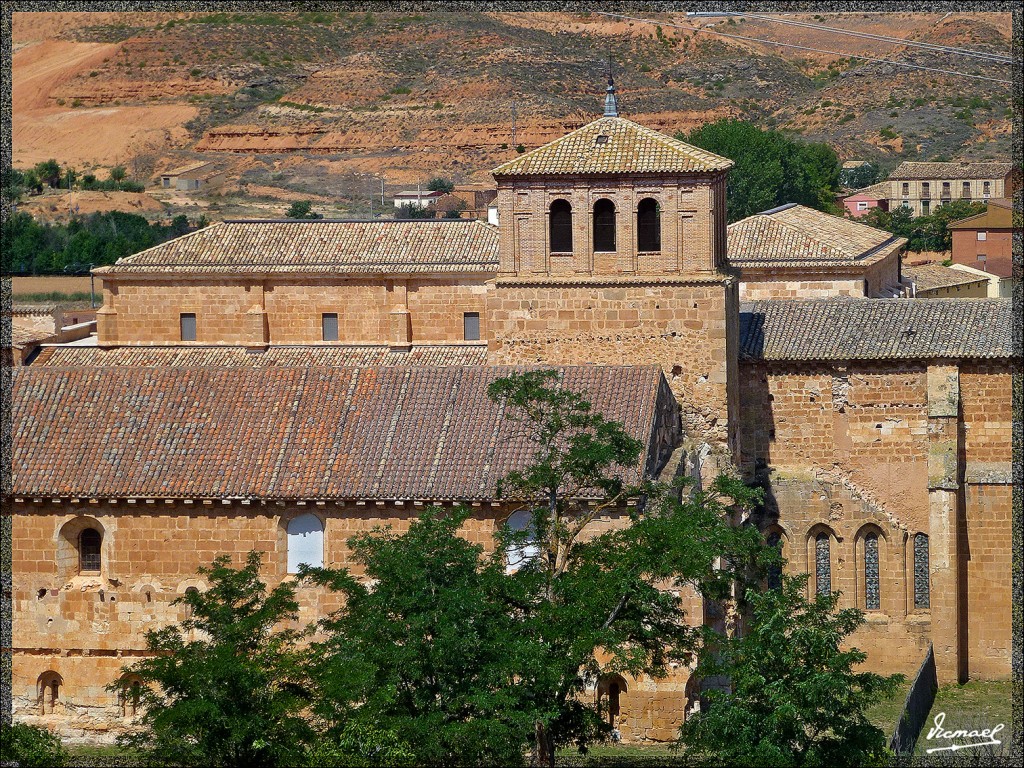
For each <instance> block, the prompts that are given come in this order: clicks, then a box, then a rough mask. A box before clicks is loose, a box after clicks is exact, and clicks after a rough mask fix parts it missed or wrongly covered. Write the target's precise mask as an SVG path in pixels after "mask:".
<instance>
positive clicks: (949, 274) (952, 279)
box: [902, 264, 988, 291]
mask: <svg viewBox="0 0 1024 768" xmlns="http://www.w3.org/2000/svg"><path fill="white" fill-rule="evenodd" d="M902 270H903V277H904V278H909V279H911V280H913V281H914V285H915V286H917V290H919V291H930V290H934V289H936V288H953V287H955V286H958V285H973V284H974V283H987V282H988V278H986V277H979V276H978V275H972V274H969V273H967V272H961V271H960V270H959V269H950V268H949V267H944V266H942V265H941V264H918V265H917V266H911V265H908V264H904V265H903V267H902Z"/></svg>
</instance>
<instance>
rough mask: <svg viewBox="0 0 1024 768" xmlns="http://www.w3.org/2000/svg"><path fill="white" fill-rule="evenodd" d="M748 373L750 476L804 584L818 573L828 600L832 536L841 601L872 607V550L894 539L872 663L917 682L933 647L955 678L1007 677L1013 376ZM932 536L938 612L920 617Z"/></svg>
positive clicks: (898, 367) (980, 366)
mask: <svg viewBox="0 0 1024 768" xmlns="http://www.w3.org/2000/svg"><path fill="white" fill-rule="evenodd" d="M741 370H742V373H741V375H740V377H739V381H740V387H741V392H740V399H741V402H742V403H743V408H742V415H741V418H742V425H741V430H742V432H741V446H742V452H741V455H740V464H741V466H742V468H743V470H744V471H745V473H746V474H747V476H748V477H751V478H757V479H759V480H760V481H761V482H762V483H764V484H765V485H766V488H767V490H768V499H767V504H766V510H765V523H766V525H768V526H776V527H777V530H779V532H780V533H781V534H782V535H783V541H784V549H785V555H786V557H787V559H788V560H789V563H790V568H791V570H792V571H794V572H805V573H809V574H810V575H811V583H810V586H809V589H810V590H813V588H814V579H815V575H816V572H817V566H816V562H815V557H814V552H815V549H814V543H815V538H816V536H817V534H818V533H820V532H825V533H827V534H828V537H829V542H830V546H829V557H830V559H831V562H830V568H831V580H832V589H833V590H840V591H842V592H843V598H842V603H841V604H844V605H848V606H857V607H861V608H865V607H866V606H865V578H866V577H865V548H864V536H865V534H866V533H867V532H872V531H873V532H875V533H876V534H877V535H878V536H879V544H878V547H879V553H878V557H879V572H880V606H879V609H878V610H869V611H868V615H867V622H866V624H865V626H864V627H862V628H861V629H860V630H859V631H858V632H857V634H856V635H855V637H854V638H853V639H852V642H853V643H855V644H856V645H858V646H859V647H861V648H862V649H863V650H865V651H867V652H868V654H869V659H868V664H869V665H870V666H871V667H872V668H875V669H879V670H888V671H901V672H905V673H912V672H913V670H914V668H916V665H917V664H919V663H920V659H921V658H922V656H923V654H924V651H925V649H926V648H927V644H928V642H929V641H930V640H933V641H935V642H936V649H937V654H939V650H940V646H941V648H945V649H947V650H946V651H943V654H942V655H941V658H940V657H938V656H937V663H938V665H939V668H940V674H941V675H942V676H944V677H945V678H946V679H953V680H955V679H967V678H968V677H972V678H1006V677H1008V676H1009V673H1010V668H1009V648H1010V593H1009V590H1010V585H1009V581H1008V579H1007V577H1006V574H1007V573H1009V570H1010V547H1009V540H1010V499H1011V486H1010V458H1011V439H1010V437H1011V401H1010V391H1011V385H1010V371H1009V366H1008V364H1007V363H1005V362H1001V363H971V362H967V361H964V362H962V363H961V364H960V365H959V366H957V365H945V366H931V367H929V366H928V365H927V364H926V363H924V362H914V361H892V362H888V363H882V362H879V363H848V364H843V365H840V364H834V365H833V364H829V363H824V362H819V363H814V364H800V363H782V362H773V363H752V362H744V363H742V366H741ZM946 422H949V423H948V424H947V423H946ZM947 443H948V446H947ZM947 448H948V450H947ZM947 454H948V455H947ZM936 505H938V506H936ZM944 505H945V506H944ZM944 510H948V511H944ZM936 515H938V516H936ZM945 515H952V516H953V517H952V518H951V519H954V520H956V521H957V522H956V526H955V528H954V529H952V530H950V529H949V526H946V525H945V524H944V523H943V520H944V519H945V517H944V516H945ZM936 526H939V527H936ZM917 533H924V534H926V535H928V536H929V541H930V552H929V556H930V566H929V567H930V582H931V583H930V591H931V600H930V607H929V608H928V609H925V610H923V609H919V608H915V607H914V556H913V541H914V536H915V534H917ZM945 546H950V547H952V548H953V549H952V551H950V552H946V551H944V550H943V547H945ZM947 573H948V575H947ZM935 616H939V617H940V618H941V620H940V619H935V621H937V622H939V623H938V624H933V617H935ZM951 628H952V629H951ZM940 635H941V643H940V637H939V636H940Z"/></svg>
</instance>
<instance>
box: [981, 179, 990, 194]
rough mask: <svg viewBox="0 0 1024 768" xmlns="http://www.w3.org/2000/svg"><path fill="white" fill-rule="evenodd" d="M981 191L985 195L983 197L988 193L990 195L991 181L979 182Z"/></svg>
mask: <svg viewBox="0 0 1024 768" xmlns="http://www.w3.org/2000/svg"><path fill="white" fill-rule="evenodd" d="M981 192H982V194H983V195H985V197H988V196H989V195H991V194H992V182H991V181H983V182H981Z"/></svg>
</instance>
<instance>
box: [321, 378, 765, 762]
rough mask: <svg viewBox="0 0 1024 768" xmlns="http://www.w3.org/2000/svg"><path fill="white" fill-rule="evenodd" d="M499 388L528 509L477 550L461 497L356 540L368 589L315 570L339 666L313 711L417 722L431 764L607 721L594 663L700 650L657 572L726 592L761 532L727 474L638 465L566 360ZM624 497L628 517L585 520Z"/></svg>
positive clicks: (507, 488)
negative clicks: (464, 533) (687, 482)
mask: <svg viewBox="0 0 1024 768" xmlns="http://www.w3.org/2000/svg"><path fill="white" fill-rule="evenodd" d="M489 394H490V395H491V397H492V398H494V399H495V400H497V401H500V402H502V403H503V405H504V409H503V410H504V412H505V413H506V414H507V417H508V418H511V419H512V420H513V421H515V422H516V425H515V429H516V430H517V431H519V432H520V433H522V434H525V435H527V436H528V438H529V440H530V443H531V448H532V451H533V456H532V460H531V461H530V462H529V464H528V466H527V467H526V468H525V469H523V470H521V471H517V472H513V473H510V474H509V475H508V476H507V477H506V478H504V480H503V481H502V482H501V484H500V489H499V493H500V494H501V495H502V497H503V498H505V499H506V500H507V502H508V503H510V504H515V505H516V506H518V507H519V508H520V511H521V512H523V513H524V514H525V516H526V517H527V519H528V524H527V525H525V526H517V529H516V530H513V529H512V528H510V527H508V526H503V527H502V528H500V529H499V531H498V532H497V535H496V538H497V547H496V549H495V551H494V552H493V553H491V554H490V555H485V554H484V552H483V549H482V548H481V547H480V546H479V545H477V544H472V543H469V542H467V541H465V540H463V539H461V538H460V537H459V536H458V532H459V530H460V527H461V526H462V525H463V524H464V523H465V522H466V521H467V519H468V516H469V512H468V511H466V510H455V511H452V512H451V513H448V514H442V513H440V512H436V511H430V512H428V513H426V514H424V515H423V516H422V517H421V518H420V519H419V520H418V521H416V522H415V523H414V524H413V525H412V526H411V528H410V529H409V531H408V532H407V533H405V534H403V535H401V536H395V535H394V534H391V533H388V532H375V533H374V534H373V535H364V536H358V537H356V538H354V539H353V540H351V541H350V546H351V547H352V550H353V556H354V559H355V561H356V562H358V563H360V564H362V565H363V566H364V568H365V573H366V576H367V577H369V578H370V579H372V583H373V588H372V590H371V589H368V588H367V587H366V586H365V585H363V584H362V583H361V582H360V581H359V580H357V579H355V578H354V577H353V576H352V575H351V574H349V573H348V572H347V571H333V570H317V571H313V572H310V574H309V575H310V576H311V578H313V579H314V580H315V581H317V582H318V583H322V584H329V585H331V586H332V587H333V588H334V589H337V590H339V591H341V592H343V593H344V596H345V601H344V604H345V607H344V608H342V609H341V611H339V612H338V613H337V614H336V615H334V616H333V617H332V618H331V620H330V621H329V622H328V623H327V624H326V625H325V626H326V628H327V630H328V633H329V635H330V637H331V640H330V642H329V643H328V644H327V645H326V646H325V647H324V648H323V649H322V650H321V651H320V652H318V653H316V654H315V657H316V658H318V659H321V663H322V664H323V665H325V668H324V669H325V671H322V672H320V673H317V674H315V676H316V677H317V678H318V679H320V680H322V681H331V682H329V683H328V684H327V685H326V690H325V698H324V699H323V700H322V701H321V702H320V704H319V705H318V706H319V712H320V715H321V717H323V718H324V720H325V721H326V722H329V723H333V724H335V725H334V726H332V727H334V728H337V727H338V724H341V723H345V722H347V721H348V720H350V719H352V718H356V719H358V720H362V719H363V718H366V722H369V723H380V724H382V725H383V726H384V727H386V728H388V729H389V730H394V731H395V732H396V733H399V734H402V735H403V737H406V736H408V739H409V743H410V745H412V746H413V748H414V750H415V751H416V756H417V759H418V760H420V761H422V762H426V763H437V762H446V761H447V762H458V763H462V764H466V763H470V764H472V763H488V762H498V763H503V764H509V763H515V762H518V761H519V760H520V759H521V757H522V755H523V753H524V752H525V750H526V749H527V748H530V749H532V751H533V760H534V762H535V763H540V764H547V765H553V761H554V754H555V749H556V748H557V747H561V746H568V745H573V744H574V745H576V746H578V747H581V748H585V747H586V745H587V744H588V743H589V742H591V741H592V740H593V739H595V738H599V737H601V736H602V734H606V733H607V731H608V728H609V726H608V725H607V724H606V723H604V722H603V721H602V718H601V717H600V716H599V713H598V712H597V710H596V707H595V705H594V703H593V702H592V701H589V698H590V697H589V696H588V695H587V694H586V693H585V692H586V690H587V689H588V686H590V685H592V684H593V683H595V682H596V681H597V679H599V677H600V676H601V675H603V674H605V673H608V672H626V673H629V674H633V675H637V674H640V673H645V674H649V675H653V676H663V675H665V674H666V673H667V670H668V669H669V667H670V664H671V663H673V662H676V663H686V662H689V661H690V660H691V659H692V657H693V654H694V653H695V652H697V651H698V650H699V646H700V641H701V634H700V633H699V632H698V631H697V630H695V629H694V628H693V627H691V626H690V624H689V622H688V621H687V620H686V616H685V612H684V610H683V607H682V603H681V601H680V598H679V597H678V593H676V594H673V592H672V591H667V590H664V589H661V588H660V587H662V586H664V585H665V584H666V583H667V584H674V585H675V586H676V587H682V586H683V585H692V586H695V587H696V588H697V589H698V590H699V591H700V592H701V593H702V594H704V595H705V596H707V597H709V598H711V599H725V598H727V597H728V595H729V590H730V586H731V584H732V581H733V575H734V574H735V573H738V572H742V571H743V570H744V569H745V568H746V566H747V564H748V563H749V562H750V558H751V553H752V552H754V551H756V547H757V546H758V545H759V544H760V536H759V535H758V534H757V532H756V531H754V530H747V529H738V528H735V527H732V526H731V525H730V524H729V521H728V516H727V511H728V509H729V508H730V507H731V506H732V505H733V504H737V503H739V504H750V503H753V501H754V497H755V494H754V493H753V492H751V491H750V490H749V489H747V488H746V487H744V486H743V485H742V484H740V483H738V482H735V481H730V480H728V479H726V478H720V479H719V480H718V482H716V483H715V484H714V486H713V487H712V488H710V489H708V490H707V491H704V492H693V493H691V494H689V495H687V496H686V497H685V499H683V500H680V499H679V498H678V496H676V495H674V494H672V493H668V492H667V491H666V489H665V488H663V487H662V486H659V485H656V484H654V483H652V482H650V481H649V480H645V479H643V478H641V477H639V476H638V472H637V469H638V467H639V466H640V457H641V454H642V453H643V445H642V444H641V443H640V442H639V441H637V440H636V439H634V438H633V437H631V436H630V435H629V434H628V433H627V432H626V431H625V430H624V429H623V427H622V425H620V424H618V423H616V422H614V421H610V420H608V419H606V418H605V417H604V416H602V415H601V414H600V413H597V412H596V411H595V410H594V409H593V408H592V407H591V405H590V403H589V402H587V400H586V399H585V398H584V397H583V396H582V395H580V394H579V393H576V392H573V391H571V390H568V389H566V388H565V387H563V386H561V382H560V378H559V374H558V372H556V371H532V372H527V373H523V374H513V375H511V376H509V377H506V378H502V379H498V380H496V381H495V382H494V383H493V384H492V386H491V388H490V392H489ZM631 500H633V501H636V505H635V506H628V504H629V502H630V501H631ZM625 509H629V510H630V513H629V514H628V515H627V518H626V519H627V520H628V523H627V524H626V525H625V526H624V527H623V528H620V529H618V530H612V531H605V532H604V533H601V532H599V531H595V530H594V529H593V526H592V525H591V524H592V523H593V522H594V521H595V519H597V518H598V517H600V516H601V515H604V514H613V515H617V514H621V513H622V512H623V510H625ZM716 566H721V567H720V568H719V567H716ZM356 703H359V706H358V707H357V706H356Z"/></svg>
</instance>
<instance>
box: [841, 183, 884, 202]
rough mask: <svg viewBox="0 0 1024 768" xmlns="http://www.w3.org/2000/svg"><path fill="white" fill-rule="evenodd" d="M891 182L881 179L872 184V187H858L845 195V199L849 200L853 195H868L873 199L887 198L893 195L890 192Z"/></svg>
mask: <svg viewBox="0 0 1024 768" xmlns="http://www.w3.org/2000/svg"><path fill="white" fill-rule="evenodd" d="M889 187H890V185H889V182H888V181H880V182H878V183H877V184H872V185H871V186H870V187H864V188H863V189H857V190H854V191H853V192H851V193H850V194H848V195H847V196H846V197H844V198H843V199H844V200H849V199H850V198H853V197H867V198H870V199H872V200H887V199H888V198H889V197H891V195H890V194H889Z"/></svg>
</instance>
